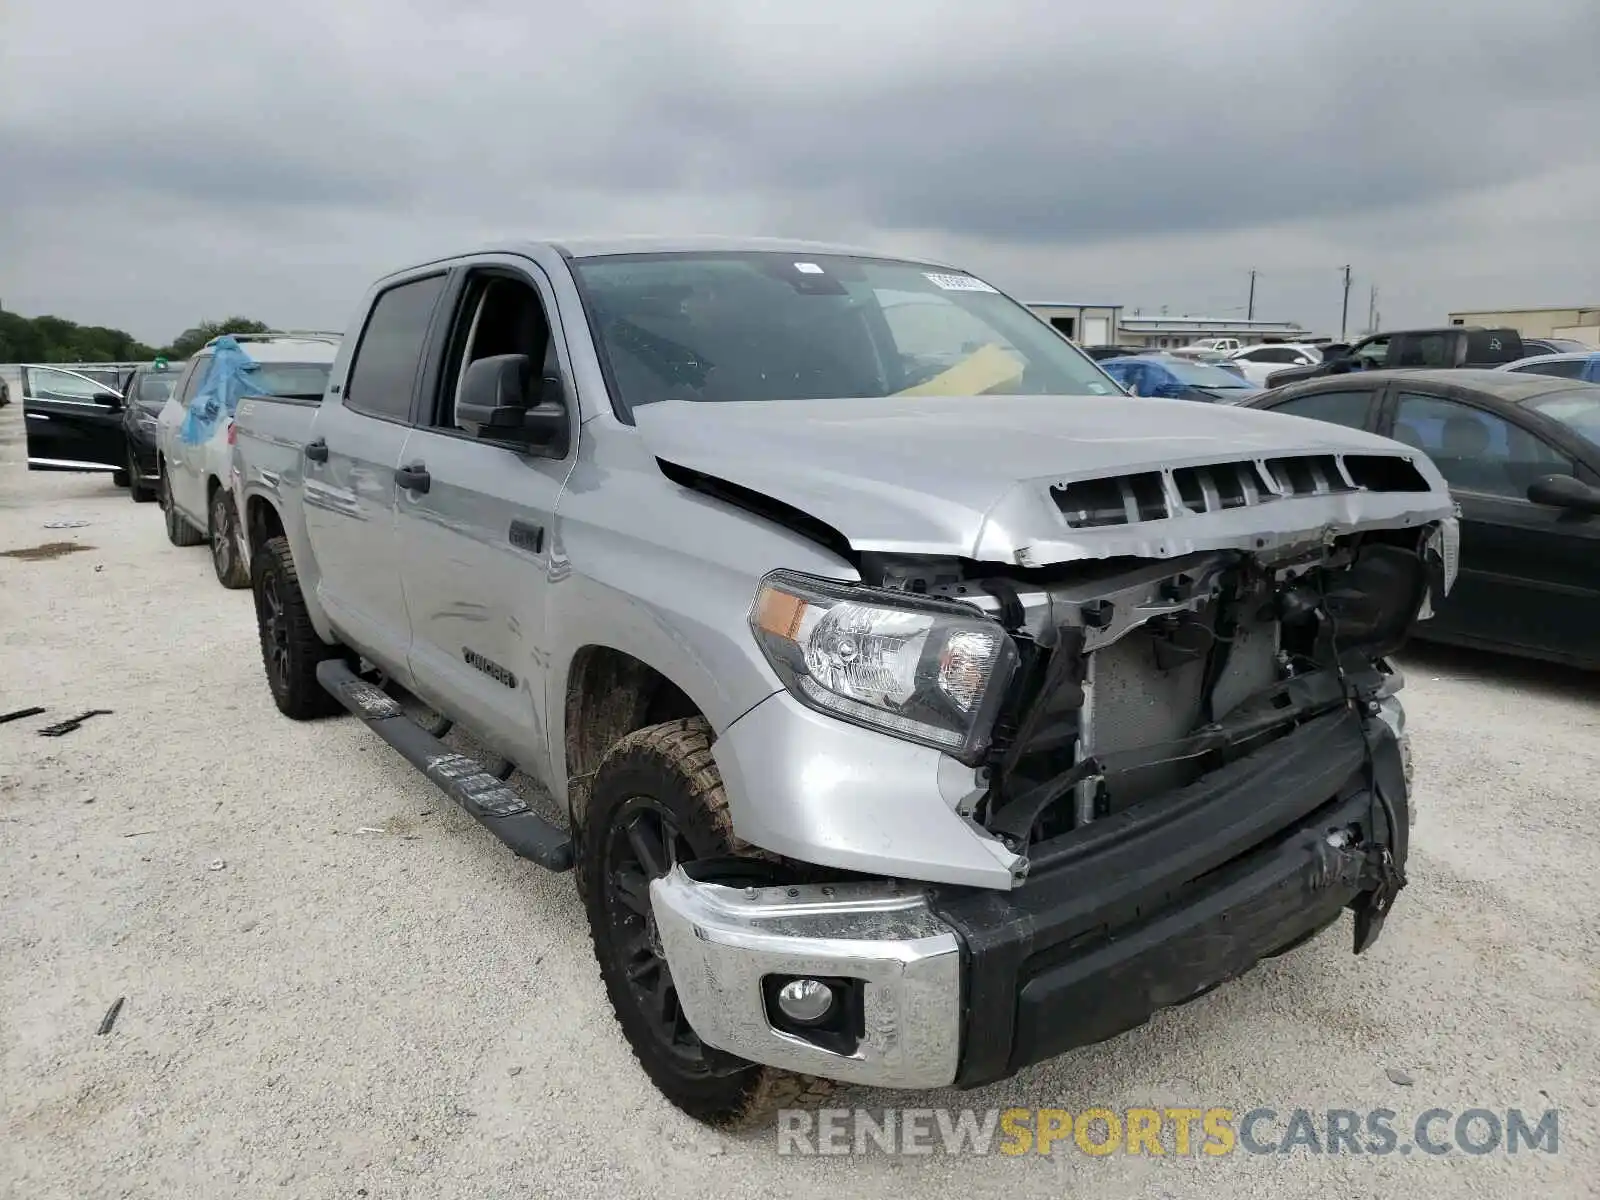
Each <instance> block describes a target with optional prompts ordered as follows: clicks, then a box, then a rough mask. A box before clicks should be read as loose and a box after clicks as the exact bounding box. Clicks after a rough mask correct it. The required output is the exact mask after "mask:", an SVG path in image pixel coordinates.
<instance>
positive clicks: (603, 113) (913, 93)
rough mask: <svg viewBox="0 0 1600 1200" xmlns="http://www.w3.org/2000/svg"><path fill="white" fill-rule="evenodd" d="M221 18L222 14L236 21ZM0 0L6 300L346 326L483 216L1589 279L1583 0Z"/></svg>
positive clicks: (1124, 279) (511, 225) (1080, 288)
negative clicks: (406, 266) (367, 289)
mask: <svg viewBox="0 0 1600 1200" xmlns="http://www.w3.org/2000/svg"><path fill="white" fill-rule="evenodd" d="M230 10H231V11H230ZM591 12H592V14H593V15H591V14H590V13H585V12H583V11H582V10H581V9H580V8H579V6H576V5H572V6H565V5H554V4H550V3H547V2H545V0H275V2H274V3H271V4H259V5H251V6H244V5H239V6H230V5H222V6H219V5H217V4H216V3H215V0H205V2H202V0H144V2H143V3H140V4H122V5H111V4H107V3H105V0H10V2H9V3H8V4H7V5H6V7H5V12H4V15H3V16H0V26H3V28H0V188H3V189H4V191H3V193H0V303H3V304H4V306H5V307H6V308H8V309H11V310H13V311H21V312H24V313H29V314H38V313H43V312H52V313H55V314H57V315H61V316H66V317H69V318H71V319H74V320H78V321H82V322H87V323H96V324H109V325H114V326H120V327H122V328H126V329H128V330H131V331H132V332H134V333H135V334H137V335H139V336H141V337H143V338H145V339H147V340H150V341H156V342H162V341H166V340H168V339H169V338H171V337H172V336H173V335H175V334H176V333H177V332H178V331H180V330H181V329H183V328H184V327H185V326H188V325H191V324H193V323H194V322H196V321H198V320H200V319H202V318H206V317H220V316H223V315H226V314H229V313H234V312H239V313H244V314H248V315H254V316H258V317H260V318H262V319H264V320H268V321H271V322H273V323H276V324H280V325H294V326H317V327H328V328H342V327H343V326H344V325H345V323H346V321H347V320H348V318H349V316H350V309H351V306H352V305H353V303H354V302H355V301H356V299H357V298H358V297H359V295H360V293H361V291H362V289H363V287H364V286H365V285H366V283H367V282H368V281H369V280H370V279H371V278H372V277H373V276H375V275H376V274H378V273H380V272H382V271H385V270H388V269H390V268H392V267H395V266H398V265H401V264H403V263H405V262H407V261H410V260H413V259H415V258H417V257H419V256H423V255H427V254H431V253H434V252H443V251H449V250H451V249H458V248H461V247H462V246H463V245H465V244H476V243H477V242H479V241H482V240H485V239H488V238H492V237H494V236H498V235H502V234H506V233H518V234H535V235H542V234H557V235H559V234H579V233H601V232H748V233H770V234H782V235H791V236H803V237H815V238H821V239H827V240H845V241H851V242H857V243H865V244H868V245H874V246H881V247H883V248H885V249H888V250H893V251H901V252H907V253H913V254H924V255H928V256H937V257H940V258H946V259H953V260H955V261H957V262H959V263H961V264H962V265H964V266H966V267H968V268H969V269H971V270H973V271H975V272H977V273H979V274H981V275H984V276H985V277H987V278H989V279H991V280H992V281H994V282H995V283H997V284H999V285H1000V286H1002V287H1005V288H1006V289H1008V290H1010V291H1011V292H1013V293H1014V294H1016V295H1018V296H1020V297H1021V298H1024V299H1057V300H1068V301H1090V302H1114V303H1122V304H1124V305H1126V306H1128V307H1129V308H1130V309H1132V308H1134V307H1142V308H1143V309H1144V310H1145V311H1146V312H1154V311H1155V310H1157V309H1158V308H1159V307H1160V306H1162V305H1165V306H1167V308H1168V311H1169V312H1171V313H1172V314H1180V313H1185V312H1194V313H1205V314H1207V315H1243V306H1244V304H1245V301H1246V292H1247V287H1248V272H1249V270H1250V269H1251V268H1255V269H1256V270H1257V271H1258V272H1259V278H1258V282H1257V292H1256V304H1257V315H1258V316H1266V317H1284V318H1290V319H1296V320H1300V321H1303V322H1306V323H1307V324H1310V325H1313V326H1316V327H1318V328H1320V329H1322V330H1325V331H1328V332H1334V333H1336V332H1337V326H1338V322H1339V301H1340V288H1341V283H1340V273H1339V268H1340V267H1342V266H1343V265H1344V264H1345V263H1349V264H1350V265H1351V266H1352V268H1353V270H1354V274H1355V287H1354V289H1353V291H1352V296H1351V326H1352V329H1355V328H1358V327H1360V326H1361V325H1363V324H1364V323H1365V319H1366V312H1367V300H1368V290H1367V289H1368V288H1369V287H1370V286H1372V285H1374V284H1375V285H1376V286H1377V288H1378V290H1379V300H1378V303H1379V308H1380V310H1381V313H1382V316H1383V322H1384V324H1386V325H1394V324H1400V323H1418V322H1430V323H1431V322H1435V321H1439V320H1442V319H1443V317H1444V314H1445V312H1446V311H1448V310H1449V309H1452V308H1467V307H1497V306H1521V305H1536V304H1596V303H1600V126H1597V125H1596V120H1597V116H1600V4H1597V3H1596V2H1595V0H1525V2H1524V3H1521V4H1519V5H1516V6H1508V5H1507V4H1506V3H1505V0H1450V3H1448V4H1442V5H1441V4H1437V3H1435V2H1434V0H1341V2H1340V3H1337V4H1326V3H1319V4H1312V3H1305V2H1297V0H1276V2H1275V3H1255V2H1252V0H1209V2H1206V0H1141V2H1140V3H1139V4H1136V5H1105V4H1093V5H1090V4H1084V3H1071V2H1067V0H961V2H959V3H958V2H953V0H915V2H913V0H807V2H806V3H803V4H802V3H793V2H792V3H788V4H780V3H772V2H769V0H672V3H668V4H661V3H654V2H651V0H609V2H608V3H606V4H604V5H600V6H593V8H592V9H591Z"/></svg>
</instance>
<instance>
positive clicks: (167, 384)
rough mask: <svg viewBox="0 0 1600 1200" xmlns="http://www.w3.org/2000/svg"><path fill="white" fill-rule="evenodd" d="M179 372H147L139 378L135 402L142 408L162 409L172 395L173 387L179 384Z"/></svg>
mask: <svg viewBox="0 0 1600 1200" xmlns="http://www.w3.org/2000/svg"><path fill="white" fill-rule="evenodd" d="M180 374H181V372H179V371H147V372H146V373H145V374H143V375H141V376H139V386H138V389H137V391H136V392H135V394H134V397H133V399H134V402H135V403H136V404H138V406H139V407H140V408H147V409H157V410H158V409H160V408H161V406H162V405H164V404H165V403H166V402H167V397H168V396H170V395H172V386H173V384H175V383H177V382H178V376H179V375H180Z"/></svg>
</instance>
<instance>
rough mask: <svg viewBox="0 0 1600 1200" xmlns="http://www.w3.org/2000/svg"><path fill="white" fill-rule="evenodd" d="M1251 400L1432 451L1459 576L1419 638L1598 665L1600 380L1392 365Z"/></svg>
mask: <svg viewBox="0 0 1600 1200" xmlns="http://www.w3.org/2000/svg"><path fill="white" fill-rule="evenodd" d="M1239 403H1240V405H1241V407H1246V408H1264V409H1270V410H1272V411H1274V412H1281V413H1288V414H1291V415H1293V416H1300V417H1312V418H1315V419H1317V420H1321V421H1331V422H1333V423H1334V424H1336V425H1347V426H1350V427H1351V428H1354V429H1365V430H1369V431H1371V432H1373V433H1379V434H1383V435H1384V436H1386V437H1392V438H1395V439H1396V440H1398V441H1401V442H1405V443H1406V444H1408V445H1411V446H1414V447H1416V448H1417V449H1418V450H1421V451H1422V452H1423V453H1425V454H1427V455H1428V457H1429V458H1431V459H1432V460H1433V462H1434V465H1435V466H1437V467H1438V468H1439V471H1440V473H1441V474H1442V475H1443V476H1444V477H1445V479H1446V480H1447V481H1448V482H1449V484H1450V490H1451V492H1452V493H1453V494H1454V495H1455V498H1456V500H1457V502H1458V503H1459V504H1460V506H1461V564H1460V574H1459V576H1458V577H1457V579H1456V585H1455V588H1454V590H1453V591H1452V592H1451V594H1450V597H1449V599H1448V600H1446V601H1445V602H1444V603H1443V604H1441V605H1440V607H1439V611H1438V612H1437V613H1436V614H1435V616H1434V617H1433V619H1432V620H1429V621H1423V622H1421V623H1420V624H1419V625H1418V626H1417V628H1416V630H1415V633H1414V636H1416V637H1417V638H1419V639H1425V640H1429V641H1439V642H1450V643H1453V644H1457V645H1464V646H1476V647H1480V648H1482V649H1486V650H1498V651H1504V652H1507V653H1511V654H1521V655H1526V656H1529V657H1532V658H1545V659H1551V660H1555V661H1560V662H1567V663H1573V664H1576V665H1579V666H1583V667H1587V668H1590V669H1600V386H1596V385H1595V384H1593V383H1586V382H1583V381H1581V380H1575V379H1559V378H1555V377H1553V376H1548V375H1545V376H1540V375H1525V374H1517V373H1513V372H1505V371H1487V370H1473V369H1456V370H1438V371H1428V370H1423V371H1414V370H1413V371H1381V370H1380V371H1362V372H1360V373H1359V374H1352V375H1338V376H1332V377H1328V378H1323V379H1314V380H1309V381H1307V382H1304V383H1296V384H1290V385H1289V386H1287V387H1280V388H1274V389H1273V390H1271V391H1267V392H1261V393H1259V394H1257V395H1255V396H1251V397H1247V398H1245V399H1243V400H1241V401H1240V402H1239Z"/></svg>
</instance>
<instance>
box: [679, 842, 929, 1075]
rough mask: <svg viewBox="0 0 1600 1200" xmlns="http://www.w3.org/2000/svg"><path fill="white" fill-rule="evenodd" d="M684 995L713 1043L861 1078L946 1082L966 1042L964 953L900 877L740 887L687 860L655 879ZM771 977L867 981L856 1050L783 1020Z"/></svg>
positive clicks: (781, 1063)
mask: <svg viewBox="0 0 1600 1200" xmlns="http://www.w3.org/2000/svg"><path fill="white" fill-rule="evenodd" d="M650 901H651V906H652V908H653V909H654V912H655V917H656V926H657V929H658V930H659V932H660V937H661V943H662V948H663V950H664V951H665V953H666V957H667V963H668V965H669V967H670V968H671V970H672V980H673V983H674V985H675V986H676V988H677V993H678V1002H679V1003H680V1004H681V1005H682V1007H683V1011H684V1015H685V1016H687V1017H688V1019H689V1023H690V1025H691V1026H693V1028H694V1031H695V1033H696V1034H698V1035H699V1037H700V1039H701V1040H702V1041H704V1042H705V1043H707V1044H708V1045H711V1046H715V1047H717V1048H718V1049H721V1050H726V1051H727V1052H728V1053H730V1054H736V1055H738V1056H739V1057H741V1058H746V1059H749V1060H750V1061H752V1062H759V1063H765V1064H767V1065H768V1066H774V1067H782V1068H785V1069H787V1070H791V1071H798V1072H801V1073H803V1074H808V1075H820V1076H823V1077H825V1078H829V1079H840V1080H845V1081H847V1082H851V1083H861V1084H868V1085H872V1086H877V1087H890V1088H932V1087H943V1086H945V1085H947V1084H949V1083H950V1082H952V1081H953V1080H954V1079H955V1077H956V1069H957V1066H958V1064H959V1057H960V1050H961V952H960V945H959V943H958V942H957V940H956V936H955V934H954V933H952V932H951V931H950V929H949V927H948V926H946V925H945V924H944V922H942V921H941V920H939V918H938V917H937V916H935V915H934V914H933V912H932V911H931V910H930V909H929V907H928V904H927V901H926V899H925V898H924V896H923V894H922V893H921V892H920V891H919V890H916V889H915V888H913V887H904V886H897V885H895V884H892V883H882V884H876V883H870V884H861V883H851V884H837V885H833V886H826V887H824V886H809V887H776V888H730V887H723V886H720V885H718V884H710V883H698V882H696V881H695V880H693V879H690V878H689V876H688V875H686V874H684V872H683V869H682V868H681V867H674V868H673V869H672V871H671V872H670V873H668V874H667V875H665V876H662V877H661V878H659V879H657V880H655V881H654V882H653V883H652V884H651V885H650ZM769 975H784V976H804V977H815V976H833V977H842V978H846V979H855V980H861V981H863V985H864V986H863V992H862V995H863V1009H864V1016H865V1020H864V1032H863V1035H862V1037H861V1039H860V1041H859V1043H858V1045H857V1046H856V1049H855V1051H854V1052H853V1053H850V1054H844V1053H840V1052H837V1051H834V1050H829V1049H825V1048H823V1047H821V1046H818V1045H814V1044H812V1043H811V1042H809V1041H807V1040H806V1039H805V1038H803V1037H800V1036H798V1035H796V1034H793V1033H788V1032H785V1031H784V1030H781V1029H778V1028H775V1027H774V1025H773V1024H772V1021H771V1020H770V1019H769V1017H768V1013H767V1008H766V1000H765V998H764V995H763V991H762V980H763V978H765V977H766V976H769Z"/></svg>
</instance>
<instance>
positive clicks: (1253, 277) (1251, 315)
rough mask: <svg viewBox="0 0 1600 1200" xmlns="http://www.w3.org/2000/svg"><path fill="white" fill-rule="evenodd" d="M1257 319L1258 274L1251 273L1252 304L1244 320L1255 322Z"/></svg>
mask: <svg viewBox="0 0 1600 1200" xmlns="http://www.w3.org/2000/svg"><path fill="white" fill-rule="evenodd" d="M1255 318H1256V273H1255V272H1254V271H1251V272H1250V303H1249V306H1248V307H1247V308H1246V309H1245V313H1244V319H1245V320H1246V321H1253V320H1255Z"/></svg>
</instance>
